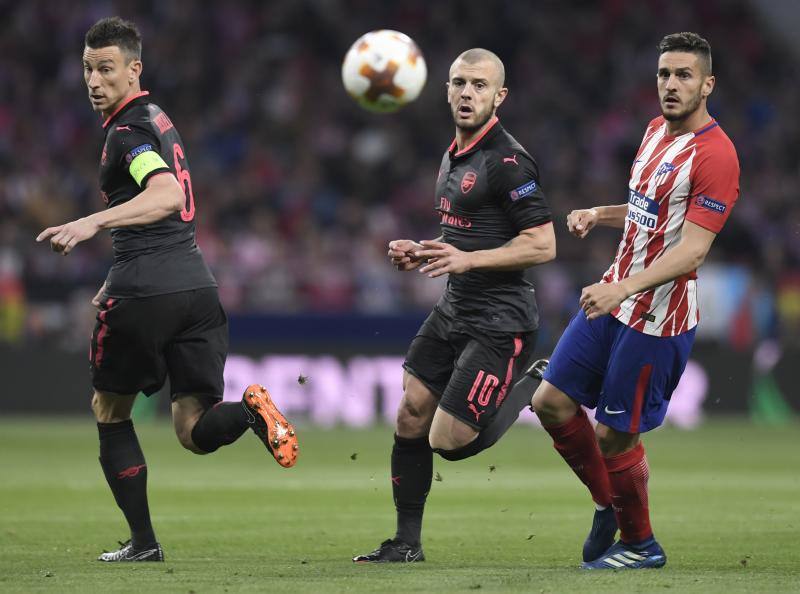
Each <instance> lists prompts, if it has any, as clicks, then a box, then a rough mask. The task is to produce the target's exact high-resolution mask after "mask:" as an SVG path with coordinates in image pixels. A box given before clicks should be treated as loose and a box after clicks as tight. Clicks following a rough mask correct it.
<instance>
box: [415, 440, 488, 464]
mask: <svg viewBox="0 0 800 594" xmlns="http://www.w3.org/2000/svg"><path fill="white" fill-rule="evenodd" d="M428 441H429V443H430V446H431V449H432V450H433V451H434V452H436V453H437V454H439V455H440V456H441V457H442V458H444V459H445V460H449V461H451V462H456V461H458V460H464V459H466V458H471V457H472V456H474V455H475V454H477V453H479V452H481V451H483V449H484V448H483V446H482V444H481V443H480V440H479V438H478V436H474V435H473V436H472V438H471V439H466V438H461V439H460V438H458V437H456V436H453V435H441V434H433V433H432V434H431V435H430V436H429V438H428Z"/></svg>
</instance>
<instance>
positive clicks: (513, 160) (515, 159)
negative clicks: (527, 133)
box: [503, 153, 519, 165]
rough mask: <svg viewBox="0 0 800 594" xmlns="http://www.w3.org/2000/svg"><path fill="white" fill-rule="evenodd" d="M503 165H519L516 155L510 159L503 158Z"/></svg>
mask: <svg viewBox="0 0 800 594" xmlns="http://www.w3.org/2000/svg"><path fill="white" fill-rule="evenodd" d="M503 163H513V164H514V165H519V163H517V155H516V153H515V154H513V155H512V156H510V157H503Z"/></svg>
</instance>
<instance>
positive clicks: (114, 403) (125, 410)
mask: <svg viewBox="0 0 800 594" xmlns="http://www.w3.org/2000/svg"><path fill="white" fill-rule="evenodd" d="M129 399H130V400H129ZM132 404H133V397H126V396H114V395H108V394H102V393H100V392H95V393H94V394H93V395H92V412H93V413H94V418H95V419H96V420H97V422H98V423H121V422H122V421H127V420H128V419H130V418H131V411H130V409H131V405H132Z"/></svg>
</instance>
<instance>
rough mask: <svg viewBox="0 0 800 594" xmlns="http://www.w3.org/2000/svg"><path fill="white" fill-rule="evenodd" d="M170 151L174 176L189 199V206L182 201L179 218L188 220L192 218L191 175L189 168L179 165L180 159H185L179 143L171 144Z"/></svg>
mask: <svg viewBox="0 0 800 594" xmlns="http://www.w3.org/2000/svg"><path fill="white" fill-rule="evenodd" d="M172 153H173V155H174V156H175V176H176V177H177V178H178V183H179V184H180V185H181V188H183V192H184V193H185V194H186V198H187V200H188V201H189V206H188V207H187V206H186V204H185V203H184V206H183V208H182V209H181V220H182V221H185V222H187V223H188V222H189V221H191V220H192V219H193V218H194V194H193V193H192V176H191V175H189V170H188V169H184V168H183V167H181V162H180V159H184V160H185V159H186V157H185V156H184V154H183V149H182V148H181V145H179V144H178V143H177V142H176V143H175V144H173V145H172Z"/></svg>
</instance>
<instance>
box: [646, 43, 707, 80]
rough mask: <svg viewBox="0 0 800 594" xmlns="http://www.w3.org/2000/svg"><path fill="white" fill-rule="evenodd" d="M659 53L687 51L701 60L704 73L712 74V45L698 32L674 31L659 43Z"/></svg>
mask: <svg viewBox="0 0 800 594" xmlns="http://www.w3.org/2000/svg"><path fill="white" fill-rule="evenodd" d="M658 51H659V55H660V54H663V53H665V52H687V53H690V54H694V55H696V56H697V57H698V59H699V60H700V65H701V68H702V69H703V74H705V75H706V76H711V74H712V73H713V70H712V68H711V45H710V44H709V43H708V41H706V40H705V39H703V38H702V37H700V36H699V35H698V34H697V33H689V32H683V33H672V34H671V35H667V36H666V37H664V39H662V40H661V42H660V43H659V44H658Z"/></svg>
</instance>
